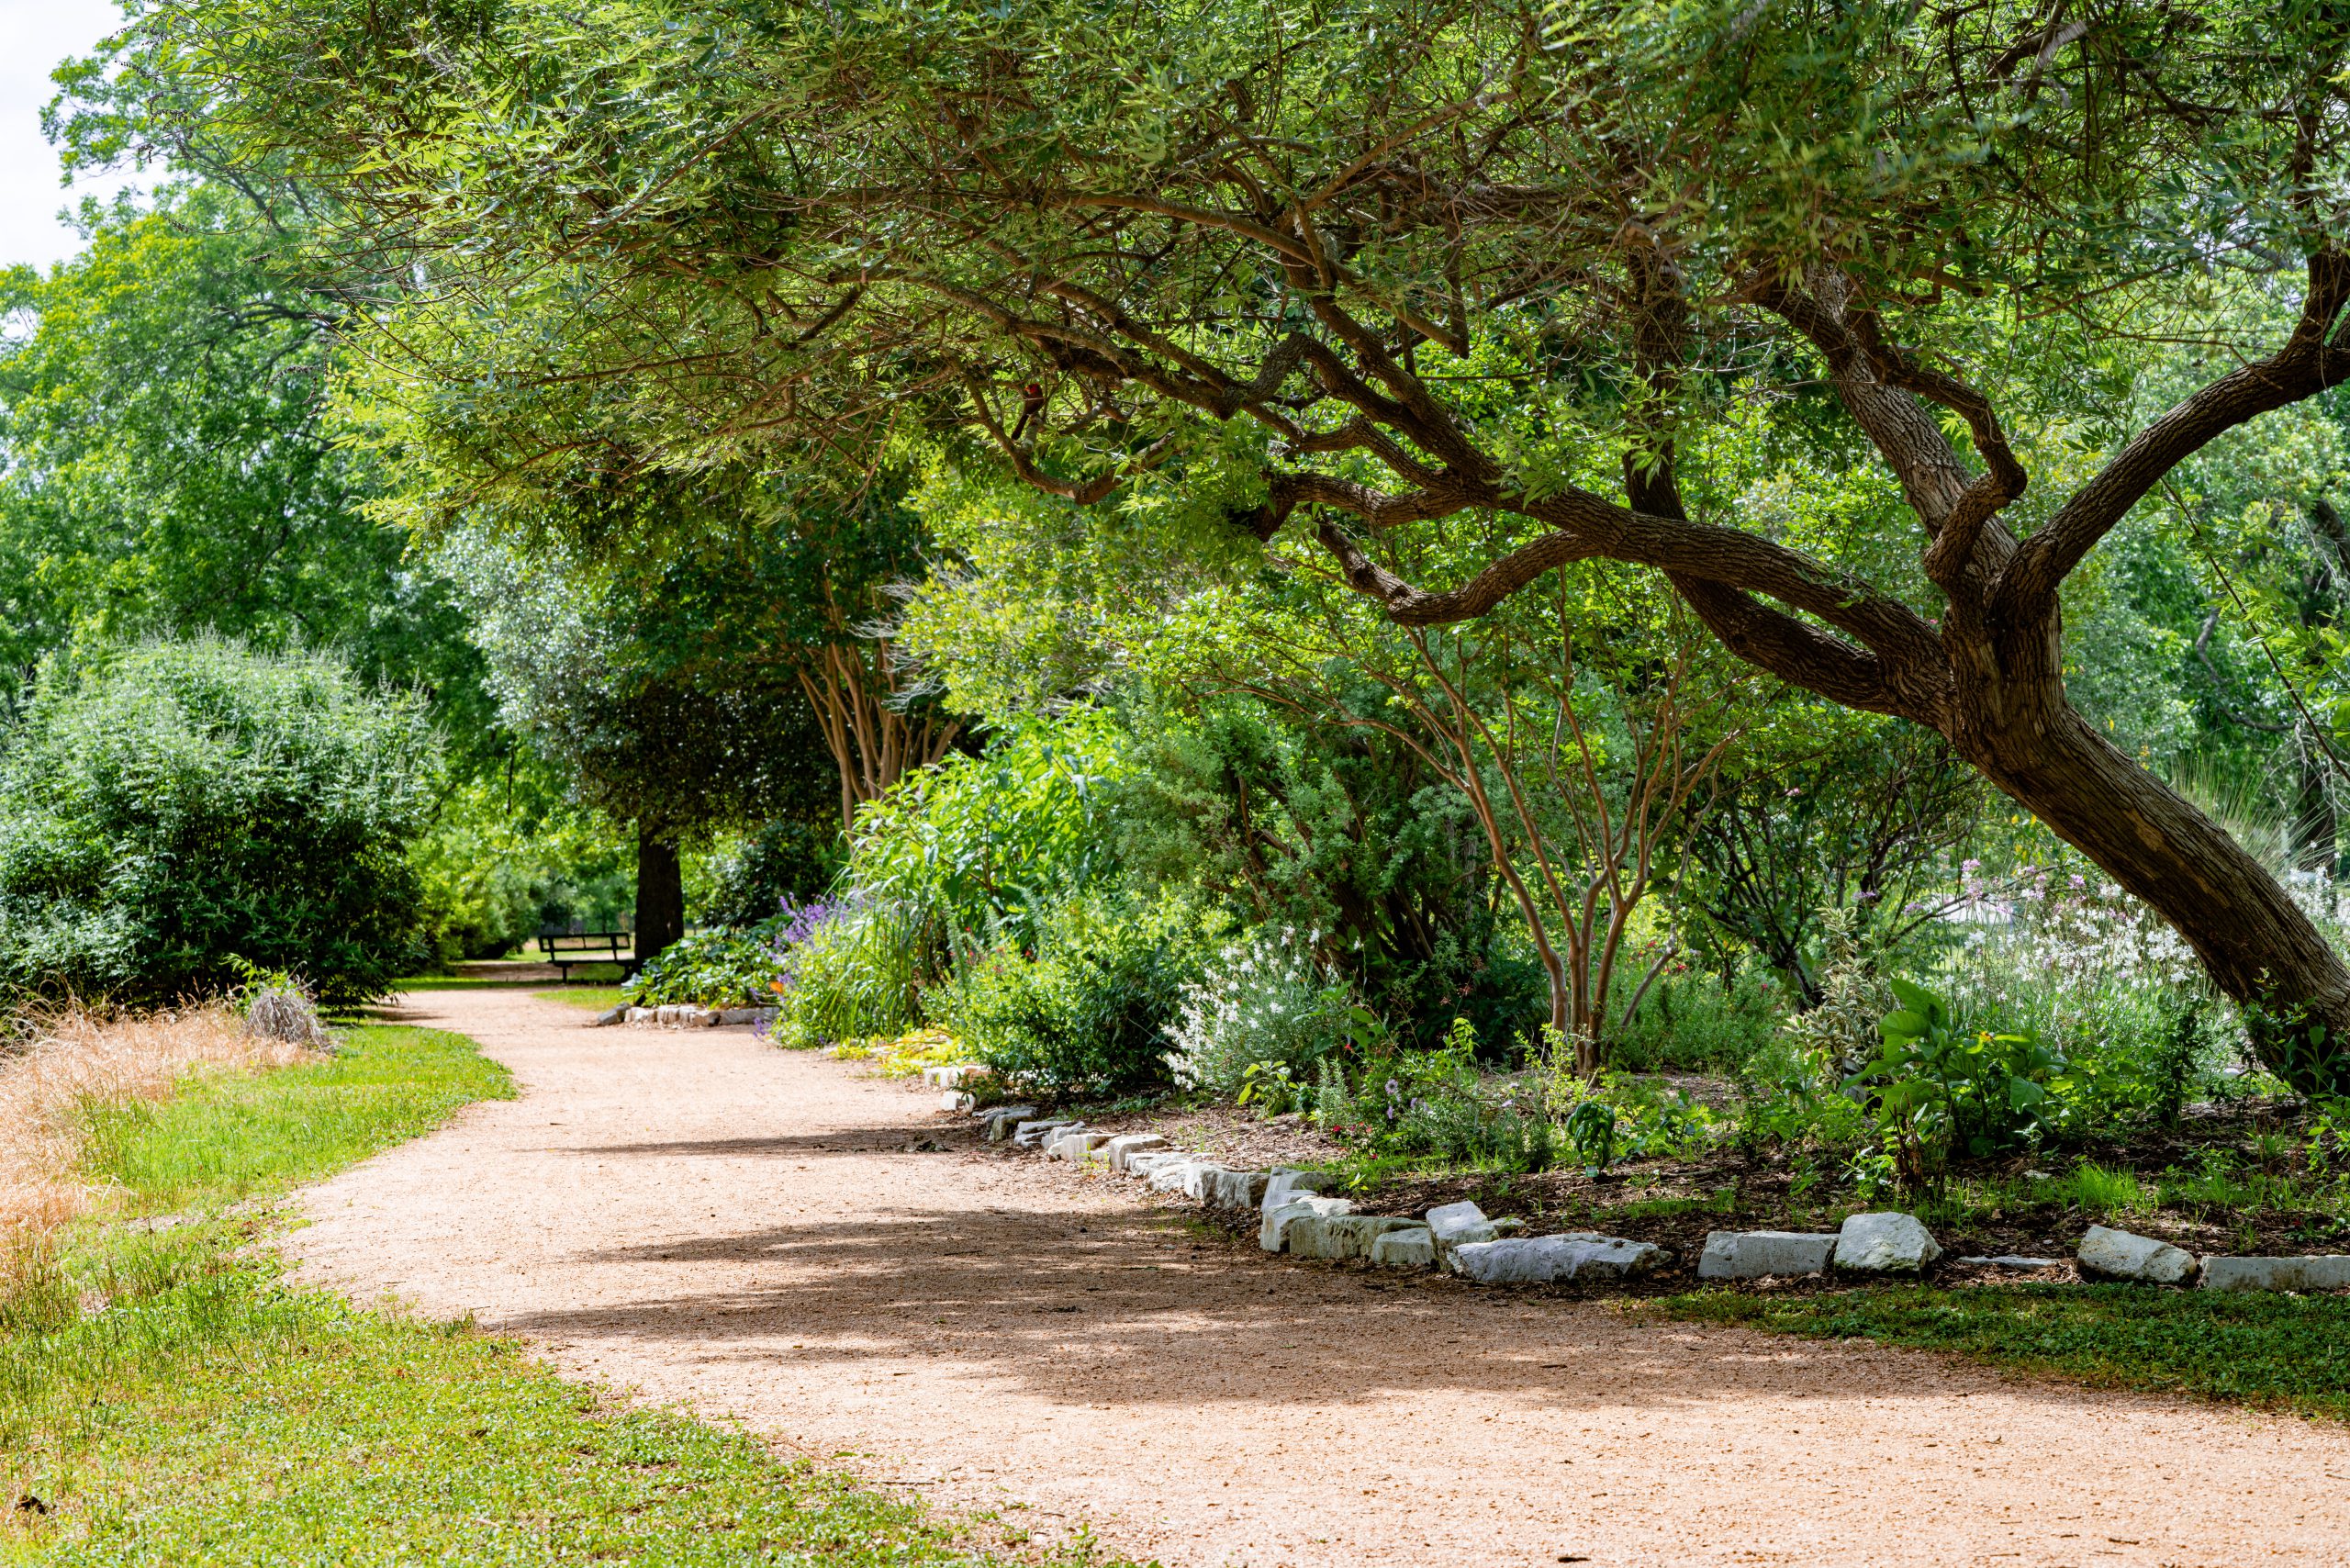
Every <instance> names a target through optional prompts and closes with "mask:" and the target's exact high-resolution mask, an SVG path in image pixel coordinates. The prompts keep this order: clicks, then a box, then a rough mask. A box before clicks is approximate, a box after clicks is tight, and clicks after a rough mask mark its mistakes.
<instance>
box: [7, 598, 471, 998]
mask: <svg viewBox="0 0 2350 1568" xmlns="http://www.w3.org/2000/svg"><path fill="white" fill-rule="evenodd" d="M435 760H436V758H435V749H434V742H433V738H432V734H431V730H430V729H429V727H428V726H427V723H426V721H425V717H424V713H423V710H422V707H421V705H420V703H418V702H417V701H415V700H412V699H409V698H408V697H405V696H399V695H391V694H386V693H382V692H378V691H375V690H371V689H368V688H366V687H364V686H363V685H362V684H361V683H360V682H359V681H358V680H356V679H355V678H353V676H352V675H351V673H350V672H349V671H348V670H347V669H346V668H344V667H343V666H342V665H341V664H340V663H339V662H338V661H336V660H335V659H333V658H331V657H329V656H327V655H319V654H289V655H264V654H257V653H253V652H251V651H249V650H247V649H245V648H243V647H241V646H240V645H238V644H234V643H230V642H225V641H220V640H217V639H205V640H201V641H195V642H185V643H151V644H142V645H140V646H137V647H129V648H119V649H112V650H107V651H105V652H102V653H99V654H96V655H84V656H83V657H82V658H81V659H80V660H79V661H78V662H75V663H73V664H70V665H69V664H65V663H62V662H59V663H52V664H51V665H50V666H47V667H45V668H44V669H43V671H42V674H41V678H40V679H39V683H38V685H37V687H36V689H35V692H34V695H33V698H32V700H30V702H29V703H28V705H27V708H26V710H25V711H24V713H23V715H22V716H21V718H20V719H19V720H18V721H17V723H16V724H15V725H14V726H13V728H12V729H11V730H9V731H8V732H7V733H6V737H5V741H0V992H6V993H14V994H16V995H18V996H22V995H25V994H28V993H37V994H50V995H62V994H64V993H67V992H71V993H73V994H76V995H80V996H83V997H85V998H99V997H102V998H106V999H109V1000H113V1001H117V1002H131V1003H140V1002H168V1001H172V1000H174V999H177V998H181V997H185V996H191V995H196V994H200V993H204V992H209V991H219V990H224V989H226V988H228V987H229V985H231V984H233V983H234V982H235V981H236V980H237V979H238V978H239V969H238V962H239V960H242V961H243V962H246V963H252V964H256V965H259V966H261V967H263V968H264V969H283V970H285V971H288V972H291V973H294V974H297V975H299V976H301V977H302V978H303V979H305V980H308V982H309V983H310V984H311V985H312V986H313V987H315V988H316V989H317V991H318V992H319V996H320V998H321V1000H323V1001H325V1002H328V1003H330V1004H337V1005H340V1004H347V1003H350V1002H356V1001H361V1000H364V999H365V998H368V997H370V996H374V995H378V994H381V993H382V992H383V991H386V989H387V988H388V985H389V982H390V981H391V980H392V979H393V978H394V977H395V976H397V975H399V974H401V973H403V972H405V970H406V969H408V967H409V966H410V965H412V964H414V963H415V962H417V961H418V959H419V958H421V957H422V952H421V946H420V942H419V941H418V938H417V929H418V916H419V896H420V895H419V888H418V881H417V875H416V872H415V870H414V869H413V868H411V867H410V865H409V863H408V854H407V850H408V844H409V842H410V841H411V840H412V839H413V838H414V837H415V836H416V834H418V833H419V832H420V831H421V829H422V827H423V824H424V822H425V820H426V817H427V816H428V814H429V812H430V808H431V785H432V776H433V772H434V767H435Z"/></svg>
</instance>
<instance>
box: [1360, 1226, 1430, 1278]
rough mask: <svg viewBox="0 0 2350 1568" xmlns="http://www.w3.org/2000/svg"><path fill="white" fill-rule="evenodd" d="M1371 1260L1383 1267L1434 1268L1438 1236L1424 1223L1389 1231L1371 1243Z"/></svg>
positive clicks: (1375, 1264)
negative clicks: (1431, 1232)
mask: <svg viewBox="0 0 2350 1568" xmlns="http://www.w3.org/2000/svg"><path fill="white" fill-rule="evenodd" d="M1371 1263H1372V1265H1373V1266H1374V1267H1377V1268H1381V1269H1433V1268H1435V1267H1436V1238H1435V1237H1434V1236H1432V1235H1430V1234H1429V1232H1428V1227H1427V1226H1424V1225H1422V1226H1408V1227H1406V1228H1404V1229H1402V1230H1391V1231H1388V1232H1387V1233H1385V1234H1384V1235H1382V1236H1381V1237H1380V1238H1378V1239H1377V1240H1375V1241H1373V1242H1372V1243H1371Z"/></svg>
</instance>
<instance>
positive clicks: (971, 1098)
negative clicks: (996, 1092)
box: [938, 1089, 979, 1115]
mask: <svg viewBox="0 0 2350 1568" xmlns="http://www.w3.org/2000/svg"><path fill="white" fill-rule="evenodd" d="M978 1107H979V1096H977V1095H975V1094H966V1093H965V1092H963V1091H961V1090H960V1089H950V1090H948V1091H947V1092H946V1093H944V1094H941V1095H940V1096H939V1097H938V1108H939V1109H940V1110H942V1111H952V1112H954V1113H956V1114H957V1115H962V1114H968V1113H969V1112H971V1111H973V1110H976V1109H977V1108H978Z"/></svg>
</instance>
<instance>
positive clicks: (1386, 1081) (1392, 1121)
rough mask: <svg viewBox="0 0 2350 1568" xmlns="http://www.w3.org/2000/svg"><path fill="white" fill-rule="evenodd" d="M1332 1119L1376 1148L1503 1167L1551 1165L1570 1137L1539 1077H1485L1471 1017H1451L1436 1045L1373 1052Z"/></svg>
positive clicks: (1343, 1130) (1336, 1125)
mask: <svg viewBox="0 0 2350 1568" xmlns="http://www.w3.org/2000/svg"><path fill="white" fill-rule="evenodd" d="M1325 1119H1326V1120H1327V1121H1329V1122H1330V1123H1331V1125H1332V1126H1333V1127H1334V1129H1335V1130H1337V1132H1339V1133H1340V1134H1341V1135H1342V1136H1345V1137H1348V1139H1349V1140H1350V1141H1352V1142H1354V1143H1355V1144H1357V1145H1359V1146H1360V1147H1364V1148H1368V1149H1370V1150H1371V1152H1373V1153H1375V1154H1380V1155H1399V1154H1400V1155H1414V1156H1418V1157H1422V1158H1429V1159H1437V1160H1438V1161H1441V1162H1443V1163H1445V1164H1449V1165H1464V1166H1475V1167H1480V1168H1485V1169H1494V1170H1512V1171H1534V1170H1546V1169H1548V1168H1549V1167H1550V1164H1551V1163H1552V1162H1553V1161H1554V1160H1556V1159H1557V1158H1558V1156H1559V1153H1560V1150H1561V1144H1562V1141H1563V1140H1562V1138H1561V1135H1560V1132H1559V1129H1558V1128H1557V1127H1555V1126H1552V1124H1551V1121H1550V1108H1549V1105H1548V1103H1546V1097H1545V1094H1544V1092H1543V1087H1542V1083H1541V1081H1540V1079H1539V1076H1538V1075H1536V1074H1533V1073H1526V1074H1522V1075H1519V1076H1517V1077H1515V1078H1504V1079H1491V1078H1488V1077H1486V1075H1485V1074H1484V1072H1483V1070H1482V1069H1481V1068H1480V1067H1479V1066H1478V1065H1477V1032H1476V1028H1475V1026H1474V1025H1472V1024H1471V1023H1470V1022H1469V1020H1467V1019H1466V1018H1456V1019H1454V1020H1453V1021H1452V1028H1451V1030H1450V1032H1449V1033H1448V1034H1447V1035H1446V1036H1445V1037H1444V1044H1443V1045H1442V1046H1440V1047H1438V1048H1436V1049H1435V1050H1430V1051H1399V1052H1394V1053H1393V1054H1383V1055H1380V1056H1377V1057H1373V1058H1371V1059H1370V1060H1369V1061H1368V1062H1366V1063H1365V1065H1364V1068H1363V1073H1362V1081H1361V1085H1360V1089H1359V1090H1358V1091H1357V1092H1356V1093H1355V1095H1354V1097H1353V1100H1352V1103H1350V1104H1348V1106H1347V1107H1346V1108H1345V1109H1344V1111H1343V1112H1342V1113H1341V1114H1337V1115H1328V1116H1326V1118H1325Z"/></svg>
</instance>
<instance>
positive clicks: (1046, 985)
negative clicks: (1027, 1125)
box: [928, 895, 1200, 1096]
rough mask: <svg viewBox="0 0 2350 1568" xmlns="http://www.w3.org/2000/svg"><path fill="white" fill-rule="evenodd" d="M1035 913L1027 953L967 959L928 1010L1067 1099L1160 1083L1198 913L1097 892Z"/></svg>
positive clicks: (988, 1059) (1002, 949)
mask: <svg viewBox="0 0 2350 1568" xmlns="http://www.w3.org/2000/svg"><path fill="white" fill-rule="evenodd" d="M1042 913H1044V914H1045V918H1043V919H1042V920H1041V921H1040V924H1041V931H1040V933H1039V936H1038V940H1037V943H1036V946H1035V949H1034V950H1033V952H1032V953H1029V952H1024V951H1023V950H1022V949H1021V948H1020V946H1018V945H1017V944H1015V943H1013V942H1012V941H1009V940H1000V941H998V942H997V943H995V944H994V945H993V946H989V947H986V948H983V949H978V950H975V951H972V952H969V953H968V954H967V955H966V956H965V957H964V958H962V959H961V960H960V961H959V962H958V963H957V966H956V970H955V974H954V977H953V979H952V980H950V982H949V983H948V984H946V986H943V987H941V988H940V989H938V990H937V991H934V992H932V993H931V996H930V998H929V999H928V1000H929V1006H930V1011H931V1013H932V1015H933V1017H934V1019H935V1021H936V1022H937V1023H938V1024H940V1025H943V1026H944V1027H946V1029H948V1030H949V1031H951V1032H952V1033H954V1034H955V1035H956V1036H957V1037H959V1038H960V1039H961V1040H962V1041H963V1042H964V1044H965V1045H966V1046H968V1047H969V1049H970V1052H971V1054H972V1055H973V1056H974V1057H975V1058H978V1059H979V1060H980V1061H982V1062H985V1063H986V1064H987V1065H988V1066H989V1067H990V1068H991V1069H993V1070H994V1071H995V1072H996V1074H997V1075H998V1076H999V1077H1002V1078H1003V1079H1006V1080H1008V1081H1013V1082H1014V1083H1018V1084H1021V1085H1023V1086H1025V1087H1028V1088H1033V1089H1035V1090H1039V1091H1043V1092H1051V1093H1057V1094H1060V1095H1065V1096H1066V1095H1077V1094H1089V1093H1115V1092H1125V1091H1129V1090H1136V1089H1144V1088H1150V1087H1154V1086H1156V1085H1158V1084H1163V1083H1165V1082H1166V1081H1168V1078H1169V1067H1168V1061H1167V1050H1168V1035H1167V1026H1168V1025H1169V1022H1171V1021H1172V1019H1173V1018H1174V1015H1175V1012H1176V1009H1177V1007H1178V1006H1179V1005H1180V1003H1181V996H1182V987H1183V983H1184V981H1185V980H1189V979H1191V978H1192V976H1193V975H1195V974H1196V973H1197V972H1198V971H1197V968H1196V964H1197V958H1196V951H1197V947H1198V945H1199V924H1200V923H1199V919H1198V917H1197V916H1196V915H1195V914H1194V913H1192V912H1191V911H1190V910H1188V909H1187V908H1185V907H1184V906H1182V905H1181V904H1177V903H1172V902H1162V903H1159V904H1156V905H1152V906H1149V907H1147V908H1136V907H1134V906H1132V905H1129V904H1126V903H1124V902H1120V901H1115V900H1113V899H1109V898H1105V897H1102V896H1098V895H1094V896H1086V897H1080V898H1077V899H1072V900H1070V901H1069V902H1065V903H1062V904H1059V905H1057V906H1055V907H1054V908H1053V909H1051V910H1050V911H1049V912H1042Z"/></svg>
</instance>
